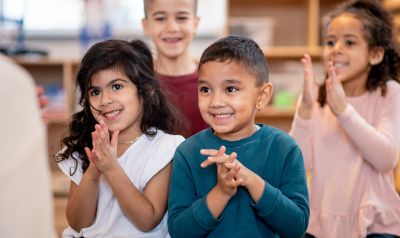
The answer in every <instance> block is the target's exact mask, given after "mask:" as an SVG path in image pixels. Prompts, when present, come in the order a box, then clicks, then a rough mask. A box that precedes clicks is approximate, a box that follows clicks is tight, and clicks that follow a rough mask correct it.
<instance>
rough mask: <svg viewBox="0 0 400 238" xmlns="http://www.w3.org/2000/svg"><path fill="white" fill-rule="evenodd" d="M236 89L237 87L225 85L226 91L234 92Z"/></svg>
mask: <svg viewBox="0 0 400 238" xmlns="http://www.w3.org/2000/svg"><path fill="white" fill-rule="evenodd" d="M236 91H237V88H234V87H227V88H226V92H228V93H233V92H236Z"/></svg>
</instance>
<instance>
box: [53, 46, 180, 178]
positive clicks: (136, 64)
mask: <svg viewBox="0 0 400 238" xmlns="http://www.w3.org/2000/svg"><path fill="white" fill-rule="evenodd" d="M106 69H116V70H120V72H123V73H124V74H125V75H126V76H127V77H128V78H129V79H130V80H131V81H132V83H134V84H135V85H136V87H137V90H138V97H139V101H140V102H141V103H142V105H143V115H142V119H141V131H142V132H143V134H145V135H147V136H155V135H156V134H157V129H159V130H163V131H164V132H166V133H169V134H179V133H180V132H182V128H185V123H184V116H183V115H182V114H181V113H180V112H179V110H178V109H176V108H175V107H174V106H173V105H172V103H171V102H170V101H169V99H168V96H167V94H166V93H165V92H164V90H163V89H162V88H161V86H160V84H159V81H158V80H157V78H156V77H155V72H154V61H153V55H152V53H151V51H150V49H149V48H148V46H147V45H146V44H145V43H144V42H142V41H140V40H134V41H131V42H127V41H123V40H107V41H103V42H100V43H97V44H95V45H93V46H92V47H91V48H90V49H89V50H88V51H87V53H86V54H85V56H84V57H83V59H82V62H81V65H80V67H79V71H78V74H77V78H76V87H75V90H76V89H80V91H81V95H80V99H79V104H80V105H81V106H82V107H83V110H82V111H80V112H77V113H75V114H73V115H72V117H71V120H70V125H69V136H66V137H64V138H63V139H62V143H63V144H64V145H65V147H66V148H65V149H64V150H63V151H62V152H61V153H60V154H59V155H58V156H56V162H61V161H63V160H66V159H68V158H72V159H74V160H75V164H76V166H75V168H74V170H73V171H72V168H71V171H70V174H71V176H72V175H73V174H74V173H75V172H76V169H77V166H78V163H77V158H75V156H74V154H73V153H74V152H78V154H79V158H80V159H81V160H82V170H83V172H85V171H86V169H87V168H88V166H89V163H90V162H89V160H88V158H87V155H86V153H85V151H84V148H85V147H88V148H90V149H93V145H92V136H91V132H92V131H94V130H95V129H94V126H95V125H96V124H97V121H96V119H95V118H94V117H93V115H92V113H91V110H90V108H91V105H90V101H89V94H88V90H89V87H90V83H91V78H92V76H93V75H94V74H95V73H96V72H99V71H102V70H106ZM150 128H155V130H149V129H150Z"/></svg>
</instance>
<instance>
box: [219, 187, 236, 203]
mask: <svg viewBox="0 0 400 238" xmlns="http://www.w3.org/2000/svg"><path fill="white" fill-rule="evenodd" d="M215 192H216V193H217V195H218V197H219V198H220V200H221V201H225V202H229V200H230V199H231V198H232V197H233V196H234V195H235V194H236V192H235V193H233V194H228V193H226V192H225V191H224V190H223V189H221V187H220V186H219V185H218V184H217V186H215Z"/></svg>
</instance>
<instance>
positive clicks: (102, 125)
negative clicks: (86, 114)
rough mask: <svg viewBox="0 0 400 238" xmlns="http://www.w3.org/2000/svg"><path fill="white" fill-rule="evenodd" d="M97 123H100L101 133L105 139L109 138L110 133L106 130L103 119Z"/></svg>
mask: <svg viewBox="0 0 400 238" xmlns="http://www.w3.org/2000/svg"><path fill="white" fill-rule="evenodd" d="M99 124H100V127H101V129H102V130H103V133H104V135H105V136H106V138H107V140H109V138H110V133H109V132H108V128H107V126H106V124H105V123H104V121H100V123H99Z"/></svg>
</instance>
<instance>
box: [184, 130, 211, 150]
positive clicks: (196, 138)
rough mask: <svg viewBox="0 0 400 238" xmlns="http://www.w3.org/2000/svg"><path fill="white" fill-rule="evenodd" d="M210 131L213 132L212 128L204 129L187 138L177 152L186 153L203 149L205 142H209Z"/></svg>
mask: <svg viewBox="0 0 400 238" xmlns="http://www.w3.org/2000/svg"><path fill="white" fill-rule="evenodd" d="M208 130H211V129H210V128H208V129H204V130H202V131H200V132H198V133H197V134H195V135H193V136H191V137H189V138H187V139H186V140H185V141H184V142H182V143H181V144H180V145H179V146H178V148H177V150H180V151H185V150H187V149H190V148H197V147H201V146H202V145H203V144H204V141H206V140H207V133H208Z"/></svg>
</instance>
